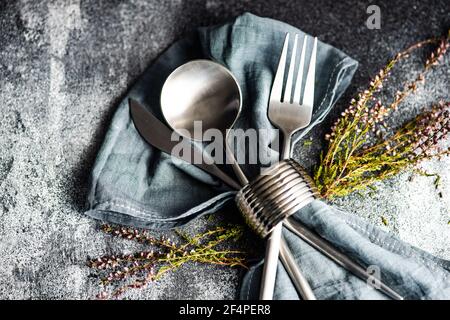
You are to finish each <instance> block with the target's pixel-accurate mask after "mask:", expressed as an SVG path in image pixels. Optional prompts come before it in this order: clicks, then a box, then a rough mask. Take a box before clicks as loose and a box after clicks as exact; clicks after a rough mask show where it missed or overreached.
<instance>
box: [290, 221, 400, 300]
mask: <svg viewBox="0 0 450 320" xmlns="http://www.w3.org/2000/svg"><path fill="white" fill-rule="evenodd" d="M283 223H284V225H285V226H286V227H287V228H288V229H289V230H290V231H292V232H293V233H295V234H296V235H297V236H299V237H300V238H301V239H303V240H304V241H305V242H306V243H308V244H309V245H311V246H312V247H313V248H315V249H316V250H318V251H320V252H321V253H322V254H324V255H325V256H327V257H328V258H330V259H331V260H333V261H334V262H336V263H337V264H338V265H340V266H341V267H344V268H345V269H347V270H349V271H350V272H352V273H353V274H354V275H355V276H357V277H359V278H360V279H362V280H364V281H366V282H367V283H368V284H370V285H372V282H371V281H369V280H370V279H371V278H372V275H371V274H369V273H368V272H367V270H365V269H364V268H362V267H361V266H360V265H359V264H358V263H356V262H354V261H353V260H351V259H350V258H349V257H348V256H346V255H344V254H343V253H342V252H340V251H338V250H337V249H335V248H334V247H333V246H332V245H331V244H330V243H329V242H328V241H326V240H324V239H323V238H321V237H319V236H318V235H316V234H314V233H313V232H312V231H310V230H308V229H307V228H306V227H305V226H303V225H302V224H301V223H299V222H298V221H296V220H294V219H292V218H287V219H286V220H285V221H284V222H283ZM373 287H374V288H375V289H379V290H380V291H382V292H383V293H385V294H386V295H387V296H389V297H391V298H392V299H394V300H403V297H402V296H401V295H400V294H398V293H397V292H396V291H394V290H393V289H391V288H390V287H389V286H387V285H386V284H385V283H383V282H382V281H381V280H380V281H379V282H378V283H377V286H373Z"/></svg>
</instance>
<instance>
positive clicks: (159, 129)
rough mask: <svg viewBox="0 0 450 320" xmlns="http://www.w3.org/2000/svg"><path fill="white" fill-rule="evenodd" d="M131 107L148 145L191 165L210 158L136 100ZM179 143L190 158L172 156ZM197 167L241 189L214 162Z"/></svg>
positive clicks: (131, 101) (139, 129)
mask: <svg viewBox="0 0 450 320" xmlns="http://www.w3.org/2000/svg"><path fill="white" fill-rule="evenodd" d="M129 106H130V113H131V117H132V119H133V122H134V125H135V127H136V129H137V130H138V132H139V133H140V135H141V136H142V137H143V138H144V140H145V141H147V143H148V144H150V145H152V146H154V147H155V148H157V149H159V150H161V151H163V152H165V153H168V154H171V155H172V156H179V158H180V159H181V160H184V161H186V162H189V163H193V159H196V158H197V159H199V157H208V155H207V154H205V153H203V152H202V150H201V149H200V148H198V147H196V145H195V144H193V143H191V142H190V141H188V140H187V139H185V138H183V137H176V133H174V132H173V130H171V129H170V128H169V127H167V126H166V125H165V124H164V123H162V122H161V121H160V120H159V119H158V118H156V117H155V116H154V115H153V114H152V113H151V112H149V111H148V110H147V109H145V107H144V106H142V105H141V104H140V103H139V102H137V101H136V100H133V99H130V100H129ZM179 143H182V144H183V149H184V150H188V149H189V150H191V152H190V156H188V154H189V153H186V154H182V155H178V154H172V150H173V148H174V147H175V146H176V145H178V144H179ZM195 165H196V166H197V167H199V168H200V169H203V170H204V171H206V172H208V173H209V174H211V175H213V176H214V177H216V178H219V179H220V180H222V181H223V182H225V183H226V184H227V185H229V186H230V187H232V188H234V189H240V188H241V185H240V184H239V183H237V182H236V181H235V180H234V179H233V178H231V177H230V176H229V175H227V174H226V173H225V172H223V170H221V169H220V168H219V167H218V166H217V165H215V164H214V163H213V162H212V161H201V162H200V163H196V164H195Z"/></svg>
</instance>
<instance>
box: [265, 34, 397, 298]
mask: <svg viewBox="0 0 450 320" xmlns="http://www.w3.org/2000/svg"><path fill="white" fill-rule="evenodd" d="M306 39H307V38H306V35H305V37H304V39H303V47H302V53H301V55H300V62H299V67H298V71H297V77H296V78H297V79H296V82H295V89H294V96H293V99H291V98H292V97H291V96H292V87H293V79H294V72H295V62H296V53H297V45H298V35H296V36H295V40H294V45H293V49H292V54H291V59H290V64H289V73H288V76H287V81H286V87H285V90H284V95H283V99H281V97H282V91H283V90H282V89H283V82H284V73H285V68H286V60H287V51H288V45H289V34H287V35H286V39H285V41H284V45H283V51H282V53H281V57H280V62H279V64H278V69H277V72H276V75H275V79H274V83H273V86H272V91H271V94H270V99H269V110H268V116H269V119H270V121H271V122H272V123H273V124H274V125H275V126H277V127H278V128H279V129H280V130H281V131H282V132H283V136H284V143H283V149H282V152H281V155H282V158H283V159H286V158H289V157H290V154H291V137H292V135H293V133H295V132H296V131H297V130H300V129H302V128H305V127H307V126H308V125H309V124H310V122H311V117H312V110H313V103H314V81H315V79H314V78H315V63H316V55H317V38H315V39H314V44H313V49H312V54H311V58H310V62H309V67H308V73H307V75H306V81H305V88H304V90H303V91H304V93H303V99H302V101H301V103H300V98H301V90H302V82H303V71H304V64H305V50H306ZM283 224H284V225H285V226H286V227H287V228H288V229H289V230H290V231H291V232H293V233H294V234H296V235H297V236H299V237H300V238H301V239H303V240H304V241H305V242H307V243H308V244H309V245H311V246H312V247H313V248H315V249H316V250H318V251H319V252H321V253H322V254H323V255H325V256H326V257H328V258H329V259H331V260H332V261H334V262H335V263H336V264H338V265H340V266H341V267H343V268H346V269H347V270H349V271H350V272H351V273H353V274H354V275H355V276H357V277H358V278H360V279H362V280H364V281H366V282H367V283H368V284H371V282H370V280H371V279H372V275H371V274H370V272H369V271H368V270H366V269H364V267H363V266H361V265H359V263H358V262H356V261H354V260H353V259H351V258H350V257H349V256H347V255H345V254H344V253H342V252H340V251H339V250H338V249H336V248H335V247H334V246H333V245H332V244H331V243H329V242H328V241H326V240H325V239H323V238H321V237H320V236H319V235H317V234H315V233H314V232H311V231H310V230H308V229H307V228H306V227H305V226H303V225H302V224H301V223H299V222H297V221H295V220H293V219H291V218H287V219H286V220H284V221H283ZM281 230H282V224H281V223H280V224H279V225H277V226H276V227H275V228H274V229H273V231H272V233H271V235H270V236H269V239H268V242H267V247H266V259H265V263H264V270H263V279H262V282H261V283H262V286H261V295H260V297H261V299H271V298H272V296H273V288H274V285H275V277H276V267H277V262H278V255H279V254H280V259H281V261H282V262H283V264H284V265H285V267H286V270H287V271H288V272H289V274H290V276H291V278H292V280H293V282H294V285H295V286H296V289H297V290H298V291H299V293H300V294H301V295H302V296H303V298H305V299H315V297H314V294H313V293H312V290H311V288H310V287H309V285H308V283H307V281H306V278H305V277H304V276H303V275H302V274H301V270H300V269H299V268H298V266H296V264H295V261H294V260H293V256H292V254H291V253H290V251H289V250H288V249H287V247H286V246H287V244H286V243H285V241H284V239H283V238H282V236H281ZM280 248H281V252H280ZM374 288H376V289H378V290H380V291H381V292H383V293H384V294H385V295H387V296H388V297H390V298H392V299H395V300H403V297H402V296H401V295H400V294H399V293H398V292H396V291H395V290H394V289H392V288H390V287H389V286H388V285H387V284H386V283H384V282H383V281H382V280H381V279H378V281H377V285H376V286H374Z"/></svg>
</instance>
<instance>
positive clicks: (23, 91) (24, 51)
mask: <svg viewBox="0 0 450 320" xmlns="http://www.w3.org/2000/svg"><path fill="white" fill-rule="evenodd" d="M371 3H372V4H378V5H379V6H380V7H381V14H382V25H381V30H369V29H368V28H367V27H366V25H365V20H366V19H367V14H366V8H367V6H368V5H369V4H371ZM449 8H450V2H449V1H448V0H441V1H372V2H368V1H324V0H322V1H276V0H267V1H234V0H233V1H225V0H224V1H218V0H210V1H195V0H194V1H192V0H190V1H188V0H173V1H157V0H151V1H145V0H135V1H106V0H104V1H80V0H78V1H77V0H73V1H26V0H21V1H1V2H0V108H1V114H0V150H1V152H0V297H1V298H11V299H21V298H48V299H56V298H83V299H88V298H93V297H94V296H95V294H96V293H97V292H98V285H97V280H96V279H94V278H92V277H89V270H88V269H87V268H86V267H85V266H84V261H85V259H86V257H87V256H88V255H91V256H96V255H99V254H102V253H106V252H117V251H131V250H133V249H134V248H135V247H134V246H132V245H131V244H129V243H128V242H126V241H118V240H116V239H110V238H109V237H105V236H103V235H102V234H101V233H100V232H99V231H98V230H97V229H96V226H97V223H95V222H94V221H91V220H90V219H88V218H86V217H84V216H83V215H82V212H83V206H84V198H85V193H86V186H87V181H88V175H89V170H90V167H91V165H92V163H93V161H94V157H95V154H96V152H97V150H98V148H99V146H100V144H101V141H102V138H103V135H104V132H105V130H106V128H107V125H108V121H109V119H110V118H111V116H112V113H113V111H114V107H115V105H116V103H117V102H118V101H119V100H120V98H121V97H122V96H123V95H124V94H125V92H126V91H127V88H129V87H130V86H131V85H132V83H133V80H134V79H135V78H136V77H137V76H138V75H139V74H140V73H141V72H142V71H143V70H144V68H145V67H146V66H147V65H148V64H149V63H151V61H152V60H153V59H154V58H155V57H157V56H158V54H159V53H160V52H161V51H162V50H164V49H165V48H166V47H167V46H168V45H169V44H171V43H172V42H173V41H174V40H176V39H178V38H180V37H181V36H182V35H183V33H184V32H186V31H189V30H191V29H192V28H195V27H197V26H206V25H210V24H215V23H219V22H222V21H225V20H227V19H229V18H231V17H233V16H236V15H238V14H240V13H242V12H244V11H250V12H253V13H255V14H258V15H262V16H268V17H272V18H275V19H279V20H283V21H285V22H287V23H290V24H292V25H295V26H297V27H299V28H301V29H302V30H304V31H306V32H308V33H310V34H313V35H316V36H318V37H319V38H320V39H321V40H322V41H325V42H328V43H330V44H332V45H334V46H336V47H338V48H340V49H342V50H343V51H345V52H347V53H348V54H349V55H351V56H352V57H354V58H356V59H357V60H358V61H360V69H359V70H358V71H357V74H356V76H355V79H354V82H353V84H352V86H351V88H349V90H348V92H347V94H346V96H345V97H344V98H343V99H342V100H341V101H340V103H339V105H338V106H337V110H339V109H340V110H341V109H342V108H343V107H345V104H346V103H348V101H349V98H350V97H351V96H352V95H354V94H355V93H356V92H357V91H356V90H357V89H358V88H359V89H360V88H363V87H364V86H365V85H366V84H367V81H368V78H369V76H370V75H373V74H374V73H375V72H376V71H377V70H378V69H379V68H380V67H381V66H382V65H383V63H384V62H385V61H386V59H387V58H388V57H390V56H392V55H393V54H394V53H396V52H397V51H399V50H401V49H402V48H404V47H406V46H407V45H409V44H411V43H413V42H414V41H417V40H420V39H424V38H426V37H430V36H433V35H441V34H443V33H444V32H445V31H446V28H448V27H449V26H450V17H449ZM418 67H419V60H417V61H416V60H413V62H412V63H410V64H408V65H405V66H403V67H402V68H400V69H399V70H400V72H399V74H401V75H402V76H401V77H394V81H393V82H392V84H393V85H396V84H397V85H398V83H399V81H400V79H404V78H407V77H413V76H414V75H415V74H417V70H418ZM449 72H450V71H449V68H448V59H447V60H446V61H445V66H444V67H441V68H440V69H439V70H437V71H436V72H434V73H433V74H432V75H431V76H430V81H429V82H428V84H427V85H426V86H425V87H424V88H423V89H421V90H419V92H418V94H417V96H416V97H415V98H411V99H408V100H407V101H406V104H405V106H404V108H403V112H401V113H400V114H399V115H398V116H397V117H396V118H395V119H396V120H402V119H404V118H406V117H408V118H409V117H411V114H412V113H413V112H414V111H416V110H417V109H418V108H419V107H423V106H427V105H429V104H430V103H431V102H432V101H437V100H439V99H447V100H448V99H449V92H448V88H449V78H450V77H449ZM336 114H338V111H335V112H334V113H333V114H332V115H331V116H330V117H329V118H328V120H327V122H326V123H325V124H324V126H322V128H317V130H315V131H314V132H313V133H312V136H311V137H312V138H317V139H318V138H320V137H321V136H322V134H323V131H324V128H327V127H329V122H330V121H331V120H332V119H334V118H335V116H336ZM308 148H309V149H308ZM319 148H320V145H317V146H312V147H304V148H303V149H302V151H301V150H300V149H298V150H297V157H299V158H301V159H302V161H303V162H304V163H305V164H306V165H311V163H313V162H314V161H315V159H316V155H317V151H318V150H319ZM311 151H313V152H311ZM307 154H308V155H309V154H313V156H306V155H307ZM423 167H424V169H426V170H429V171H433V172H437V173H439V174H440V175H441V176H442V185H441V187H440V188H441V191H442V192H443V194H444V197H443V198H439V197H438V196H437V192H436V190H434V186H433V181H432V179H430V178H425V177H415V178H414V179H413V181H408V178H409V177H410V174H409V173H405V174H402V175H400V176H399V177H397V178H395V179H392V180H390V181H387V182H385V183H382V184H379V186H378V187H379V190H378V191H377V192H375V193H374V194H373V195H371V196H369V197H368V198H365V199H360V198H359V197H357V196H349V197H347V198H345V199H341V200H338V201H336V203H335V205H339V206H341V207H343V208H344V209H347V210H348V211H350V212H353V213H355V214H359V215H361V216H363V217H366V218H368V219H370V220H372V221H373V222H374V223H376V224H379V225H381V216H383V217H385V218H386V219H387V220H388V222H389V225H388V226H387V228H388V229H389V230H391V231H392V232H395V233H396V234H398V235H399V236H400V237H401V238H402V239H404V240H406V241H408V242H411V243H413V244H415V245H417V246H420V247H421V248H423V249H425V250H428V251H430V252H432V253H434V254H437V255H439V256H441V257H445V258H449V257H450V251H449V249H448V244H449V243H450V234H449V230H450V227H449V226H448V224H447V221H448V220H450V200H449V196H448V195H449V194H450V176H449V169H450V162H449V160H448V159H446V160H443V161H441V162H437V161H431V162H428V163H426V164H424V165H423ZM230 219H231V220H232V218H230V217H227V214H226V212H224V213H222V214H220V215H219V217H218V218H217V219H215V220H214V219H213V220H212V221H207V220H206V219H201V220H199V221H196V222H195V223H192V224H191V225H189V226H187V227H186V230H187V231H189V232H195V231H198V230H202V229H204V228H205V227H207V226H212V225H215V224H218V223H223V222H224V221H225V222H227V221H230ZM233 246H238V247H242V248H244V249H249V248H254V247H255V246H256V247H258V248H261V243H260V242H255V239H253V238H249V239H245V240H244V241H242V243H240V244H236V245H233ZM239 277H240V273H239V271H237V270H229V269H223V268H220V267H212V266H200V265H186V266H184V267H183V268H182V269H181V270H179V271H177V272H176V273H173V274H171V275H168V276H166V277H164V278H163V279H162V280H161V281H160V282H159V283H157V284H154V285H151V286H150V287H149V288H147V289H145V290H140V291H136V292H131V293H130V294H129V295H128V296H127V297H129V298H148V299H165V298H198V299H206V298H219V299H220V298H234V297H236V288H237V285H238V283H239Z"/></svg>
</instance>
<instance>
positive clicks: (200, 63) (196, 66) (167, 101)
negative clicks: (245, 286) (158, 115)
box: [161, 60, 312, 292]
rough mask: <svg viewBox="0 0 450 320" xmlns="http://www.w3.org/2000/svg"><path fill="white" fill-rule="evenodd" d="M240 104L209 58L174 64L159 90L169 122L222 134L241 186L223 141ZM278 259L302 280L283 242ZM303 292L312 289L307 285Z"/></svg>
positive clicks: (228, 76)
mask: <svg viewBox="0 0 450 320" xmlns="http://www.w3.org/2000/svg"><path fill="white" fill-rule="evenodd" d="M241 108H242V94H241V89H240V86H239V83H238V82H237V80H236V78H235V77H234V76H233V74H232V73H231V72H230V71H229V70H228V69H227V68H225V67H224V66H222V65H220V64H218V63H215V62H212V61H209V60H194V61H190V62H188V63H185V64H183V65H182V66H180V67H178V68H177V69H175V70H174V71H173V72H172V73H171V74H170V75H169V77H168V78H167V80H166V81H165V83H164V85H163V88H162V90H161V109H162V113H163V115H164V117H165V119H166V121H167V123H168V124H169V126H171V127H172V129H173V130H174V131H175V132H178V133H179V134H180V135H182V136H184V137H185V138H188V139H192V140H194V141H195V140H198V141H202V139H203V138H204V137H203V135H202V133H203V131H205V132H206V130H208V129H217V130H219V131H220V132H221V133H222V137H224V141H223V146H224V149H225V151H226V155H227V159H228V160H230V162H231V165H232V167H233V170H234V172H235V174H236V176H237V177H238V180H239V182H240V183H241V185H242V186H245V185H247V184H248V179H247V177H246V176H245V174H244V173H243V172H242V170H241V168H240V166H239V164H238V162H237V161H236V159H235V157H234V153H233V150H231V148H230V147H229V146H228V143H227V138H228V133H229V132H230V131H229V129H231V128H232V127H233V125H234V123H235V122H236V120H237V118H238V116H239V114H240V112H241ZM196 121H199V122H201V124H202V128H201V129H202V130H201V132H196V130H195V122H196ZM199 134H200V136H196V135H199ZM288 260H289V261H288ZM282 261H283V263H285V264H286V265H287V264H289V265H290V268H287V270H288V272H289V274H290V276H291V277H293V278H294V279H293V281H294V283H295V284H305V281H304V278H299V279H296V277H297V276H298V275H300V274H301V271H300V270H299V268H298V266H297V264H296V263H295V260H294V257H293V255H292V253H291V252H290V250H289V248H288V247H287V246H285V247H284V255H283V259H282ZM300 292H301V291H300ZM306 292H312V291H311V290H310V288H309V291H308V290H307V291H306Z"/></svg>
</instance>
